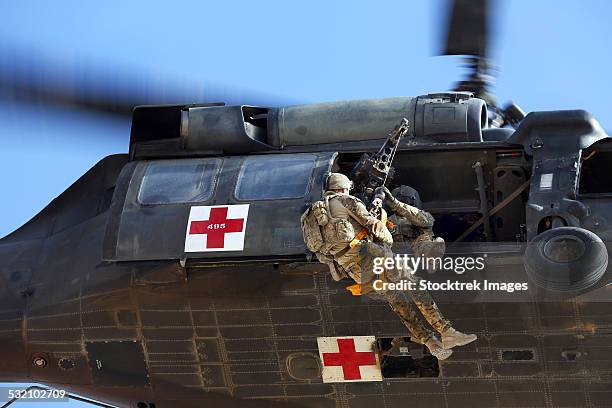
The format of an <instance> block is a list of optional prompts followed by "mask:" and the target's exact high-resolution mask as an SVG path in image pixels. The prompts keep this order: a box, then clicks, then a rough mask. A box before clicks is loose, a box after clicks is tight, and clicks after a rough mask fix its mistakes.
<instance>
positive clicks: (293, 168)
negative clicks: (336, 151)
mask: <svg viewBox="0 0 612 408" xmlns="http://www.w3.org/2000/svg"><path fill="white" fill-rule="evenodd" d="M315 161H316V157H315V156H314V155H306V156H304V155H300V156H293V155H286V156H281V155H274V156H252V157H249V158H247V159H246V160H245V161H244V163H243V165H242V168H241V169H240V174H239V175H238V183H237V184H236V198H237V199H239V200H274V199H282V198H302V197H304V196H305V195H306V192H307V190H308V185H309V184H310V178H311V176H312V171H313V169H314V167H315Z"/></svg>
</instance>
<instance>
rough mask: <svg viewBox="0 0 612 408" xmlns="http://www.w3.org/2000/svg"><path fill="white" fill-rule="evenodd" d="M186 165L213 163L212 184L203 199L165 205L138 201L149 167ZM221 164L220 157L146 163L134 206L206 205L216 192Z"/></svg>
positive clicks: (222, 161)
mask: <svg viewBox="0 0 612 408" xmlns="http://www.w3.org/2000/svg"><path fill="white" fill-rule="evenodd" d="M172 162H174V163H186V162H194V163H197V162H213V163H215V168H214V175H213V179H212V184H211V186H210V193H209V194H208V195H207V196H206V197H205V198H204V199H199V200H192V201H184V200H182V201H173V202H167V203H143V202H142V201H141V199H140V193H141V191H142V188H143V184H144V182H145V178H146V176H147V171H148V170H149V168H150V167H151V165H155V164H168V163H172ZM223 163H224V160H223V158H220V157H202V158H189V159H171V160H154V161H148V162H146V163H144V165H143V168H142V173H141V174H142V176H141V177H140V182H139V183H138V189H137V191H136V194H135V202H136V204H138V205H139V206H141V207H157V206H168V205H185V204H194V203H206V202H209V201H211V200H212V199H213V198H214V196H215V193H216V190H217V184H218V181H219V176H220V174H221V169H222V168H223Z"/></svg>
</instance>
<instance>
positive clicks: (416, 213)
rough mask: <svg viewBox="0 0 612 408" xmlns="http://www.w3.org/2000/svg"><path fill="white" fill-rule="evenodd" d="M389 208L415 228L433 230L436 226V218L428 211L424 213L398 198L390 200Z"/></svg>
mask: <svg viewBox="0 0 612 408" xmlns="http://www.w3.org/2000/svg"><path fill="white" fill-rule="evenodd" d="M387 203H388V204H389V208H390V209H391V210H392V211H393V212H395V213H396V214H397V215H398V216H400V217H403V218H405V219H406V220H407V221H408V222H409V223H410V224H412V225H413V226H415V227H421V228H431V227H433V225H434V217H433V216H432V215H431V214H430V213H428V212H427V211H423V210H421V209H418V208H416V207H413V206H411V205H409V204H406V203H402V202H401V201H399V200H398V199H397V198H395V197H393V198H389V200H388V201H387Z"/></svg>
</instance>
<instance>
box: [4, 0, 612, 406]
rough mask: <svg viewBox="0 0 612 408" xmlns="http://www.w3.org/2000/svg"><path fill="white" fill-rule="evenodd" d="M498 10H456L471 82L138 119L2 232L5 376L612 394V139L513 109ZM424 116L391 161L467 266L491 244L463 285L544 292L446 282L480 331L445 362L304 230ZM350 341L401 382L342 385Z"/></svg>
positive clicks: (464, 321) (356, 394)
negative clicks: (329, 374)
mask: <svg viewBox="0 0 612 408" xmlns="http://www.w3.org/2000/svg"><path fill="white" fill-rule="evenodd" d="M475 3H478V4H477V7H476V8H473V7H472V6H473V5H474V2H461V1H458V2H456V4H455V8H454V11H453V14H452V19H451V22H452V24H451V30H450V33H449V43H448V50H447V53H449V54H462V55H473V56H474V59H473V61H472V62H473V64H472V67H473V72H472V75H471V77H470V78H469V79H468V80H467V81H464V82H462V83H461V84H460V86H459V87H458V88H457V89H456V91H454V92H448V93H437V94H429V95H422V96H418V97H397V98H387V99H371V100H358V101H346V102H331V103H319V104H312V105H300V106H286V107H277V108H271V107H257V106H224V105H223V104H203V105H164V106H140V107H137V108H136V109H134V111H133V122H132V131H131V139H130V150H129V153H128V154H119V155H113V156H109V157H106V158H104V159H103V160H101V161H100V162H99V163H98V164H97V165H95V166H94V167H93V168H92V169H91V170H90V171H88V172H87V173H86V174H85V175H83V176H82V177H81V178H80V179H79V180H78V181H77V182H76V183H74V185H72V186H71V187H70V188H69V189H68V190H66V191H65V192H64V193H63V194H61V195H60V196H59V197H58V198H56V199H55V200H53V202H51V203H50V204H49V205H48V206H47V207H46V208H45V209H44V210H42V211H41V212H40V213H39V214H38V215H37V216H36V217H34V218H33V219H32V220H31V221H29V222H28V223H27V224H25V225H24V226H23V227H21V228H19V229H18V230H17V231H15V232H13V233H12V234H10V235H8V236H6V237H5V238H3V239H2V240H0V260H1V263H0V380H2V381H7V382H9V381H10V382H12V381H20V382H36V383H41V384H45V385H48V386H50V387H55V388H60V389H65V390H68V391H69V392H71V393H74V394H80V395H85V396H87V397H89V398H93V399H95V400H97V401H101V402H102V404H99V405H102V406H105V405H104V404H112V405H117V406H122V407H123V406H125V407H138V408H146V407H148V408H153V407H158V408H159V407H176V406H185V407H188V406H189V407H243V406H244V407H251V406H253V407H255V406H257V407H276V406H279V407H280V406H296V407H298V406H307V407H340V406H342V407H366V406H367V407H374V406H377V407H378V406H381V407H382V406H384V407H399V406H407V405H410V406H429V407H434V406H436V407H437V406H448V407H450V406H461V407H471V406H549V407H552V406H559V405H563V404H569V405H573V406H600V405H606V404H609V401H610V397H611V394H612V357H611V356H612V353H610V351H611V348H612V309H611V308H610V302H611V301H612V298H611V297H610V296H612V295H611V294H610V293H609V290H608V289H607V288H606V284H607V283H608V277H607V275H606V270H607V265H608V252H607V249H606V248H607V245H608V244H609V241H610V240H611V239H612V230H611V225H612V215H611V214H612V213H611V212H610V208H611V204H612V202H611V201H610V200H611V198H610V197H612V176H611V174H612V173H611V172H610V171H609V170H610V168H609V163H610V161H611V160H612V144H611V143H610V139H609V137H608V135H606V133H605V132H604V131H603V130H602V129H601V127H600V126H599V124H598V123H597V121H596V120H595V119H594V118H593V117H592V116H591V115H590V114H588V113H587V112H585V111H581V110H573V111H554V112H532V113H530V114H528V115H527V116H524V114H523V113H522V112H521V110H520V109H519V108H518V107H516V106H515V105H510V107H508V108H506V109H500V108H498V107H497V106H496V105H495V104H494V102H493V100H492V97H491V96H490V94H488V93H487V88H486V85H487V81H486V72H485V71H486V67H485V64H486V58H485V57H486V55H485V53H484V48H483V47H482V44H483V43H484V42H485V35H484V34H485V20H484V17H485V16H486V12H485V11H484V8H485V7H486V3H484V2H475ZM478 7H480V8H478ZM474 11H476V13H475V14H474ZM479 13H480V14H479ZM470 30H471V31H470ZM462 41H464V42H462ZM6 85H7V84H3V86H6ZM22 90H23V89H22ZM32 95H34V93H33V94H32ZM45 97H46V99H47V100H48V101H51V102H53V98H52V95H51V96H50V95H49V94H46V95H45ZM60 99H61V100H60V102H62V103H65V102H66V98H60ZM69 102H70V101H69ZM82 102H83V101H77V104H84V105H86V106H87V107H89V108H94V109H99V110H104V109H106V108H108V109H110V108H109V105H103V104H99V103H95V102H91V103H88V104H85V103H82ZM403 118H406V119H407V120H408V123H409V126H410V128H409V131H408V133H407V135H406V136H405V137H404V138H403V139H402V140H401V141H400V142H399V144H398V145H397V151H396V152H395V157H394V160H393V163H392V167H393V172H392V174H387V170H389V169H383V170H384V171H382V172H380V173H379V174H378V175H381V174H382V175H384V176H387V175H388V176H389V177H388V178H387V179H386V183H387V186H389V187H390V188H394V187H400V186H409V187H410V188H411V190H410V191H415V192H418V195H416V194H415V197H414V199H415V204H417V205H420V206H421V207H422V208H424V209H425V210H427V211H429V212H431V213H432V214H433V215H434V216H435V218H436V223H435V227H434V228H435V232H436V234H437V235H439V236H441V237H443V238H444V239H445V240H446V241H447V242H448V243H453V244H451V245H449V248H448V253H449V256H455V257H458V256H464V255H466V254H480V255H482V256H486V257H487V261H486V264H487V267H486V268H485V270H483V271H481V272H478V273H479V275H478V274H476V275H472V276H468V275H467V274H466V275H465V276H463V277H462V278H465V279H470V280H471V279H474V277H477V278H483V277H484V278H486V279H489V280H491V281H500V282H501V281H509V282H529V290H528V291H524V293H520V294H519V293H518V292H514V293H505V294H504V293H501V292H495V293H494V294H492V293H493V292H491V293H488V294H487V293H486V291H482V292H471V293H453V294H450V293H448V292H444V293H437V294H434V296H435V297H436V300H437V301H438V302H439V303H440V304H441V306H440V307H441V308H442V309H443V311H444V312H445V313H446V314H447V315H448V316H449V317H451V318H452V319H453V320H454V322H455V323H456V324H457V326H458V327H459V328H461V329H462V330H466V331H471V332H474V333H477V334H478V336H479V338H478V340H477V341H476V342H474V343H472V344H470V345H468V346H466V347H464V348H462V349H458V350H457V351H456V352H455V353H454V354H453V356H452V357H451V358H450V359H448V360H445V361H443V362H439V361H437V360H436V359H435V358H434V357H433V356H431V355H429V354H428V353H427V351H426V349H424V347H423V346H421V345H419V344H415V343H413V342H411V341H410V340H409V339H408V338H406V339H405V341H404V343H403V344H402V346H401V347H397V348H394V349H391V350H390V349H389V348H390V347H391V339H392V338H394V337H398V336H400V337H401V336H408V334H407V332H406V329H405V327H404V326H403V325H402V324H401V323H400V320H399V319H398V318H397V316H395V315H394V314H393V313H392V312H391V310H390V309H389V308H388V305H387V304H385V303H380V302H376V301H373V300H370V299H365V298H360V297H356V296H352V295H351V293H349V292H348V291H347V290H346V288H345V287H346V286H347V285H348V284H350V282H348V281H347V280H344V281H340V282H335V281H334V280H333V279H331V277H330V276H329V274H328V272H327V268H326V267H325V265H322V264H320V263H318V262H316V259H312V256H311V255H312V254H309V252H308V251H307V250H306V247H305V245H304V242H303V238H302V231H301V228H300V215H301V214H302V212H303V211H304V210H305V209H306V208H307V207H308V206H309V205H310V204H311V203H313V202H314V201H317V200H320V199H321V196H322V194H323V191H324V189H325V180H326V177H327V175H328V174H329V173H330V172H332V171H339V172H343V173H345V174H350V173H351V171H352V170H353V169H354V168H355V166H356V165H357V164H358V163H360V159H361V158H362V157H363V154H364V153H369V154H372V153H374V152H377V151H379V149H380V147H381V146H382V145H383V143H385V141H386V137H387V134H388V132H389V131H390V130H391V129H393V127H394V126H395V125H397V124H398V123H399V122H400V120H402V119H403ZM361 163H362V164H363V160H362V161H361ZM370 170H371V171H374V172H375V171H376V169H375V168H370ZM379 170H380V169H379ZM455 242H456V243H455ZM461 243H463V245H461ZM394 250H395V251H397V252H405V251H406V250H405V249H404V248H402V247H401V245H395V246H394ZM447 278H448V275H445V274H444V273H443V271H439V272H438V273H436V274H434V275H433V276H432V279H442V280H444V279H447ZM455 278H457V276H456V275H455V276H454V279H455ZM342 336H345V337H347V338H353V337H355V336H374V337H375V339H376V347H375V349H374V350H370V352H371V353H373V354H377V356H376V359H377V362H378V370H379V371H380V375H381V381H374V382H337V383H324V382H323V381H322V378H321V364H322V363H321V359H320V357H319V348H318V343H317V338H320V337H342ZM352 353H353V354H352ZM358 353H365V352H363V351H358V350H355V349H353V350H348V351H346V350H345V352H344V354H343V357H344V358H345V359H346V364H347V365H351V364H352V367H353V368H352V369H355V365H356V366H357V370H359V364H361V363H359V361H361V360H359V357H355V356H356V355H357V354H358ZM366 354H367V353H366ZM363 364H365V363H363ZM339 365H340V366H342V362H340V363H339ZM342 367H343V368H344V366H342Z"/></svg>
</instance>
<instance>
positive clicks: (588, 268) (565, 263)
mask: <svg viewBox="0 0 612 408" xmlns="http://www.w3.org/2000/svg"><path fill="white" fill-rule="evenodd" d="M523 263H524V265H525V271H526V272H527V276H529V278H530V279H531V281H533V283H535V284H536V286H538V287H539V288H541V289H544V290H545V291H548V292H553V293H565V294H569V293H574V294H577V293H583V292H585V291H587V290H588V289H591V288H593V287H594V286H595V285H596V284H597V283H598V282H599V281H600V280H601V279H602V278H603V276H604V275H605V273H606V268H607V267H608V251H607V249H606V246H605V244H604V242H603V241H602V240H601V238H599V237H598V236H597V235H596V234H595V233H593V232H591V231H588V230H585V229H583V228H577V227H559V228H553V229H550V230H547V231H544V232H543V233H541V234H539V235H538V236H536V237H535V238H534V239H533V240H532V241H531V242H529V243H528V244H527V249H526V251H525V255H524V258H523Z"/></svg>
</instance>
